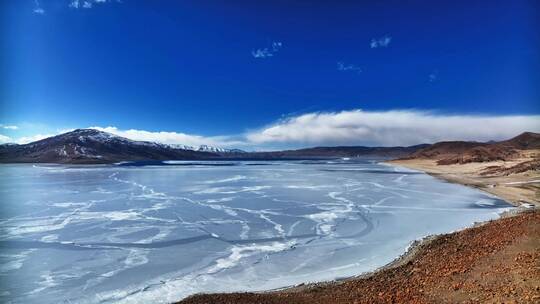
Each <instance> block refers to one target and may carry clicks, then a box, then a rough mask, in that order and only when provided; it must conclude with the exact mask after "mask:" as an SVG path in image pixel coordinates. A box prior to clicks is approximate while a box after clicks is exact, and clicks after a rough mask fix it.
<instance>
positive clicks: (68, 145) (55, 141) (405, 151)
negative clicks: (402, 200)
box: [0, 129, 428, 164]
mask: <svg viewBox="0 0 540 304" xmlns="http://www.w3.org/2000/svg"><path fill="white" fill-rule="evenodd" d="M427 146H428V145H416V146H411V147H363V146H339V147H315V148H306V149H299V150H286V151H273V152H244V151H242V150H237V149H232V150H226V149H208V150H210V151H212V152H206V151H201V150H192V149H189V148H183V147H187V146H182V145H166V144H160V143H155V142H145V141H134V140H130V139H127V138H124V137H120V136H116V135H113V134H110V133H107V132H102V131H98V130H94V129H77V130H74V131H71V132H67V133H64V134H60V135H57V136H53V137H49V138H45V139H42V140H39V141H35V142H32V143H28V144H23V145H17V144H4V145H0V163H73V164H101V163H115V162H121V161H159V160H228V159H261V160H262V159H269V160H271V159H306V158H337V157H362V156H374V157H375V156H376V157H387V158H397V157H404V156H406V155H409V154H411V153H414V152H416V151H417V150H419V149H422V148H425V147H427Z"/></svg>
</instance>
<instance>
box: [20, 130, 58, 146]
mask: <svg viewBox="0 0 540 304" xmlns="http://www.w3.org/2000/svg"><path fill="white" fill-rule="evenodd" d="M59 133H61V132H59ZM55 135H58V133H49V134H35V135H31V136H23V137H19V138H17V139H15V140H12V141H11V142H15V143H18V144H27V143H31V142H34V141H38V140H42V139H44V138H47V137H51V136H55Z"/></svg>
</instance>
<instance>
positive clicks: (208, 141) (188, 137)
mask: <svg viewBox="0 0 540 304" xmlns="http://www.w3.org/2000/svg"><path fill="white" fill-rule="evenodd" d="M90 129H96V130H99V131H104V132H109V133H112V134H115V135H118V136H122V137H126V138H129V139H132V140H141V141H153V142H159V143H164V144H182V145H188V146H195V147H198V146H200V145H209V146H214V147H222V148H227V147H237V146H243V145H245V143H244V142H242V141H238V140H234V139H233V138H232V137H230V136H208V137H205V136H200V135H192V134H185V133H178V132H166V131H158V132H152V131H145V130H136V129H129V130H120V129H118V128H116V127H111V126H109V127H90Z"/></svg>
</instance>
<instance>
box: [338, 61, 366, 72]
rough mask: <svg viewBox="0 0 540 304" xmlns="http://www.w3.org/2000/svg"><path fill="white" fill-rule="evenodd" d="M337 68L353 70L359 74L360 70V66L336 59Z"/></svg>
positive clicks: (339, 69) (344, 70)
mask: <svg viewBox="0 0 540 304" xmlns="http://www.w3.org/2000/svg"><path fill="white" fill-rule="evenodd" d="M337 69H338V71H343V72H346V71H353V72H357V73H359V74H360V72H362V68H360V67H359V66H356V65H354V64H346V63H344V62H342V61H338V63H337Z"/></svg>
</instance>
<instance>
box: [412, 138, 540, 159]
mask: <svg viewBox="0 0 540 304" xmlns="http://www.w3.org/2000/svg"><path fill="white" fill-rule="evenodd" d="M534 149H540V134H538V133H532V132H525V133H522V134H520V135H518V136H516V137H514V138H511V139H509V140H504V141H499V142H490V143H479V142H464V141H449V142H439V143H436V144H433V145H431V146H429V147H426V148H424V149H421V150H418V151H416V152H415V153H412V154H411V155H410V156H409V157H407V158H409V159H414V158H420V159H421V158H424V159H434V160H437V164H439V165H450V164H465V163H472V162H489V161H497V160H503V161H505V160H511V159H515V158H517V157H520V155H521V154H522V151H525V150H534Z"/></svg>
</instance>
